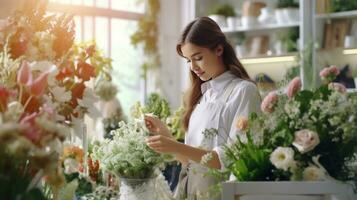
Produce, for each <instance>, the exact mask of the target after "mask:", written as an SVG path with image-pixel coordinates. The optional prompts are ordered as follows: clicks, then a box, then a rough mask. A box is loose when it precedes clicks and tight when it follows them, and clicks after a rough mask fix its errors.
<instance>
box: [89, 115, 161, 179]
mask: <svg viewBox="0 0 357 200" xmlns="http://www.w3.org/2000/svg"><path fill="white" fill-rule="evenodd" d="M119 127H120V128H119V129H117V130H115V131H113V132H112V133H113V139H112V140H109V139H106V140H104V141H103V143H102V144H101V145H99V146H96V147H94V149H93V152H94V153H93V158H94V159H97V160H99V161H100V162H101V164H102V166H103V168H104V169H105V170H107V171H109V172H111V173H113V174H116V175H117V176H118V177H122V178H129V179H146V178H152V177H153V176H154V171H155V169H157V168H158V167H160V166H161V165H162V164H164V161H165V160H166V159H167V158H168V156H166V155H161V154H158V153H156V152H154V151H153V150H151V149H150V148H149V147H148V146H147V145H146V142H145V139H146V137H147V136H148V135H149V132H148V130H147V129H146V126H145V123H144V121H143V120H139V119H134V120H132V121H129V122H128V123H125V122H120V123H119Z"/></svg>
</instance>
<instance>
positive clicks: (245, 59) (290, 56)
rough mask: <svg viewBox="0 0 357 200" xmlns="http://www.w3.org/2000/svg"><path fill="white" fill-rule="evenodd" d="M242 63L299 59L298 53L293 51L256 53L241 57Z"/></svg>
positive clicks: (280, 61) (279, 61)
mask: <svg viewBox="0 0 357 200" xmlns="http://www.w3.org/2000/svg"><path fill="white" fill-rule="evenodd" d="M239 60H240V62H241V63H242V64H261V63H282V62H296V61H297V60H298V53H297V52H292V53H287V54H281V55H256V56H247V57H241V58H239Z"/></svg>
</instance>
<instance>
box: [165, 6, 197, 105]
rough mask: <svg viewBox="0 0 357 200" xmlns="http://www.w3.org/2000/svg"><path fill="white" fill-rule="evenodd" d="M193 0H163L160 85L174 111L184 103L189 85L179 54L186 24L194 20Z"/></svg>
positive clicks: (186, 68) (184, 66) (185, 67)
mask: <svg viewBox="0 0 357 200" xmlns="http://www.w3.org/2000/svg"><path fill="white" fill-rule="evenodd" d="M192 3H193V1H192V0H161V11H160V19H159V31H160V37H159V48H160V55H161V64H162V65H161V69H160V75H159V77H158V78H159V79H160V82H161V83H160V84H161V90H162V91H161V92H162V94H163V95H164V96H165V97H166V98H167V99H168V100H169V102H170V105H171V106H172V108H173V109H175V108H177V107H179V106H180V105H181V102H182V92H183V91H184V90H185V88H186V87H187V85H188V81H189V79H188V73H189V71H188V67H187V65H186V64H185V62H184V59H182V58H181V57H180V56H179V55H178V54H177V53H176V44H177V42H178V40H179V38H180V35H181V32H182V31H183V29H184V27H185V25H186V24H187V23H189V22H190V21H191V20H192V19H193V18H194V17H193V16H194V12H193V10H192V9H194V7H192V6H193V4H192Z"/></svg>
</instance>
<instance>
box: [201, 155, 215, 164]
mask: <svg viewBox="0 0 357 200" xmlns="http://www.w3.org/2000/svg"><path fill="white" fill-rule="evenodd" d="M212 158H213V154H212V152H208V153H206V154H205V155H203V156H202V158H201V162H200V163H201V165H207V164H208V162H209V161H211V160H212Z"/></svg>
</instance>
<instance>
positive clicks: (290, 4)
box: [277, 0, 299, 8]
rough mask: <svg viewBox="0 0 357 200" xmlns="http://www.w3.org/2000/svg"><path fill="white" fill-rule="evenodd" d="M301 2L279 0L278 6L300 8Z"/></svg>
mask: <svg viewBox="0 0 357 200" xmlns="http://www.w3.org/2000/svg"><path fill="white" fill-rule="evenodd" d="M298 7H299V3H298V2H297V1H295V0H278V4H277V8H298Z"/></svg>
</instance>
